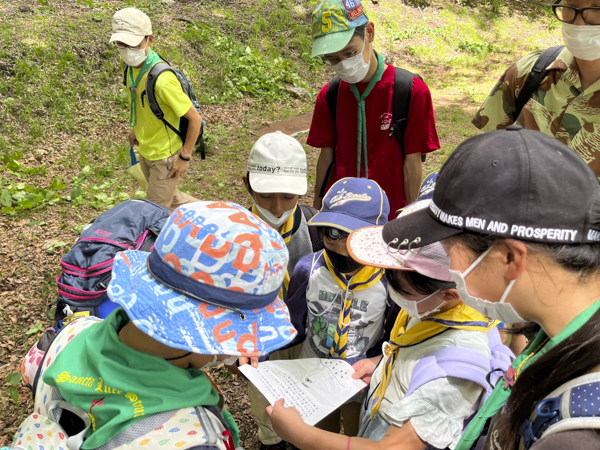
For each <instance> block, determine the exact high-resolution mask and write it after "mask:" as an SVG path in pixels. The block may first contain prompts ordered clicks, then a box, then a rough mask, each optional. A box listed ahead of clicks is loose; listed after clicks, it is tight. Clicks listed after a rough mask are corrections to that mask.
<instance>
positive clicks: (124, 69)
mask: <svg viewBox="0 0 600 450" xmlns="http://www.w3.org/2000/svg"><path fill="white" fill-rule="evenodd" d="M128 70H129V66H128V65H127V64H125V63H123V86H125V87H127V71H128Z"/></svg>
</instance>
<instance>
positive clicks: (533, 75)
mask: <svg viewBox="0 0 600 450" xmlns="http://www.w3.org/2000/svg"><path fill="white" fill-rule="evenodd" d="M564 48H565V46H564V45H555V46H554V47H550V48H547V49H546V50H544V51H543V52H542V53H541V55H540V56H539V57H538V59H537V61H536V62H535V64H534V65H533V69H531V72H530V73H529V75H528V76H527V79H526V80H525V83H524V84H523V88H522V89H521V90H520V91H519V95H518V96H516V97H515V108H516V109H515V112H514V113H513V117H512V118H513V122H516V121H517V118H518V117H519V115H520V114H521V111H522V110H523V107H524V106H525V104H526V103H527V102H528V101H529V99H530V98H531V96H532V95H533V93H534V92H536V91H537V89H538V87H539V86H540V84H541V83H542V81H543V80H544V78H546V74H547V73H548V71H547V70H546V68H547V67H548V66H549V65H550V64H552V63H553V62H554V61H555V60H556V58H557V57H558V55H559V53H560V52H562V51H563V49H564Z"/></svg>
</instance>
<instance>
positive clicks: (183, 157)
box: [179, 153, 191, 162]
mask: <svg viewBox="0 0 600 450" xmlns="http://www.w3.org/2000/svg"><path fill="white" fill-rule="evenodd" d="M179 158H180V159H183V160H184V161H188V162H189V160H190V159H191V158H186V157H185V156H181V153H180V154H179Z"/></svg>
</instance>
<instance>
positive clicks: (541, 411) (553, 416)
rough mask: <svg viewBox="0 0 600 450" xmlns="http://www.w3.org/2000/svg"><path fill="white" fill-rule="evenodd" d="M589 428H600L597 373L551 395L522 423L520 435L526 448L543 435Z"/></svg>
mask: <svg viewBox="0 0 600 450" xmlns="http://www.w3.org/2000/svg"><path fill="white" fill-rule="evenodd" d="M590 428H592V429H600V372H592V373H588V374H586V375H583V376H580V377H577V378H575V379H573V380H571V381H568V382H567V383H565V384H563V385H561V386H559V387H558V388H557V389H555V390H554V391H553V392H551V393H550V395H548V396H547V397H546V398H545V399H544V400H542V401H541V402H539V403H538V404H537V406H536V407H535V410H534V412H533V414H532V415H531V417H530V418H529V420H526V421H525V422H523V424H522V425H521V428H520V429H519V434H520V436H521V443H522V444H523V447H524V448H525V449H528V448H530V447H531V446H532V445H533V444H534V443H535V442H537V441H538V440H540V439H541V438H542V437H543V436H550V435H552V434H555V433H559V432H561V431H568V430H580V429H590Z"/></svg>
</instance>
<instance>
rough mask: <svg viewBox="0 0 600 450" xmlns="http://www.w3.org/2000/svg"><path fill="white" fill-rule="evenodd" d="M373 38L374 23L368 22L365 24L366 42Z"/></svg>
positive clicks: (371, 40)
mask: <svg viewBox="0 0 600 450" xmlns="http://www.w3.org/2000/svg"><path fill="white" fill-rule="evenodd" d="M374 39H375V24H374V23H373V22H369V23H368V24H367V42H373V40H374Z"/></svg>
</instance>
